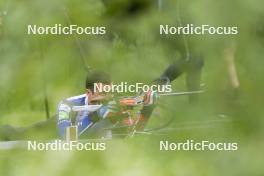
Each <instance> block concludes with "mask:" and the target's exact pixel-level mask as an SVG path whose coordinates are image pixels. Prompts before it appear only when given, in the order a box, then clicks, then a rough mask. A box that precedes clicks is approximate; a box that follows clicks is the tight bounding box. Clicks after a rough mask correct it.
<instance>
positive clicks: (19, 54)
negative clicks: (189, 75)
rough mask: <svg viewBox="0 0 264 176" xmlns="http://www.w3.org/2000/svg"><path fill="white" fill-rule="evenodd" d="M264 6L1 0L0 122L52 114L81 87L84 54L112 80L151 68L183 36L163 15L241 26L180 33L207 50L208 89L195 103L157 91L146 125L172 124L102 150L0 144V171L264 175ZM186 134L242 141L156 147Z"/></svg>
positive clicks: (245, 2) (135, 78)
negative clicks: (34, 28)
mask: <svg viewBox="0 0 264 176" xmlns="http://www.w3.org/2000/svg"><path fill="white" fill-rule="evenodd" d="M262 7H263V2H261V1H260V0H250V1H249V0H242V1H241V0H240V1H238V0H236V1H228V0H223V1H213V0H211V1H208V0H199V1H190V0H188V1H183V0H181V1H179V0H177V1H173V0H157V1H154V0H153V1H148V0H143V1H128V0H124V1H120V0H119V1H118V0H112V1H111V0H108V1H107V0H105V1H98V0H86V1H84V0H75V1H70V0H59V1H51V0H48V1H41V0H34V1H33V0H29V1H18V0H1V1H0V125H12V126H17V127H26V126H29V125H31V124H33V123H36V122H39V121H43V120H45V119H46V118H47V111H46V109H47V105H48V107H49V116H50V117H52V116H54V115H55V114H56V106H57V104H58V102H59V101H60V100H61V99H64V98H66V97H70V96H73V95H78V94H82V93H83V92H84V91H85V89H84V80H85V76H86V70H85V67H84V65H85V64H84V62H85V63H86V65H87V66H89V67H92V68H95V69H100V70H105V71H107V72H109V73H111V77H112V79H113V81H114V82H120V81H127V82H129V83H135V82H144V83H149V82H150V81H152V80H153V79H155V78H157V77H158V76H160V74H161V73H162V71H163V70H164V69H165V68H166V67H167V66H168V65H169V64H170V63H173V62H174V61H175V60H177V59H179V58H181V57H182V52H181V50H182V48H184V44H183V39H182V37H179V36H170V37H162V36H160V35H159V25H160V24H175V25H179V20H180V21H181V22H182V25H184V24H187V23H193V24H197V25H199V24H209V25H212V26H238V27H239V34H238V35H235V36H219V35H202V36H191V37H190V36H186V38H187V40H188V42H189V43H190V45H191V47H192V48H191V49H192V50H194V51H198V52H199V53H201V54H202V55H203V57H204V60H205V66H204V68H203V73H202V81H201V82H202V84H203V85H204V86H203V88H204V89H206V93H204V94H202V95H201V96H200V99H199V102H198V104H195V105H190V104H189V103H188V98H187V97H167V98H162V99H161V100H160V102H159V105H158V107H157V110H156V111H155V112H154V114H153V117H152V119H151V120H150V123H149V124H148V127H149V128H152V127H153V128H154V127H157V126H159V125H161V124H164V122H167V121H169V120H170V119H174V120H173V121H172V122H171V124H170V125H169V127H170V128H173V129H174V130H171V131H170V132H169V133H166V134H165V135H161V134H159V135H158V134H154V133H153V134H152V135H138V136H135V137H134V138H129V139H125V140H123V139H120V140H113V141H109V142H108V143H107V150H106V151H104V152H96V151H93V152H87V151H81V152H77V151H75V152H74V151H73V152H62V151H60V152H59V151H57V152H52V151H47V152H32V151H27V150H26V149H13V150H2V151H0V175H6V176H8V175H12V176H13V175H20V176H22V175H186V176H189V175H201V176H207V175H208V176H209V175H210V176H212V175H219V176H220V175H221V176H222V175H232V176H234V175H250V176H261V175H263V174H264V169H263V164H262V163H263V162H264V159H263V148H264V142H263V139H264V135H263V134H264V130H263V122H264V120H263V111H262V109H263V108H262V106H263V100H264V94H263V79H262V78H263V65H264V60H263V59H262V57H263V55H264V50H263V46H264V23H263V15H264V12H263V8H262ZM28 24H36V25H40V26H53V25H54V24H62V25H65V26H67V25H69V24H77V25H79V26H106V28H107V34H106V35H104V36H85V35H82V36H74V35H61V36H55V35H42V36H41V35H38V36H34V35H27V25H28ZM229 42H234V43H235V45H236V52H235V64H236V69H237V74H238V77H239V80H240V87H239V89H238V90H235V93H234V90H233V88H232V86H231V84H230V81H229V79H228V73H227V67H226V63H225V62H224V51H225V49H226V47H228V46H229V44H228V43H229ZM183 50H184V49H183ZM84 60H85V61H84ZM179 90H186V86H185V76H184V75H183V76H181V77H180V78H179V79H177V80H176V81H174V82H173V91H179ZM234 94H236V95H234ZM220 122H221V123H220ZM51 130H52V129H51ZM53 132H54V133H56V127H55V124H54V131H52V132H50V133H52V134H53ZM29 135H30V136H36V135H39V136H41V137H42V138H43V136H44V138H45V136H48V135H50V134H37V132H36V134H35V132H34V133H33V134H29ZM35 138H37V137H35ZM187 139H192V140H195V141H201V140H209V141H213V142H238V145H239V149H238V151H229V152H227V151H171V152H165V151H159V141H160V140H169V141H171V142H175V141H186V140H187Z"/></svg>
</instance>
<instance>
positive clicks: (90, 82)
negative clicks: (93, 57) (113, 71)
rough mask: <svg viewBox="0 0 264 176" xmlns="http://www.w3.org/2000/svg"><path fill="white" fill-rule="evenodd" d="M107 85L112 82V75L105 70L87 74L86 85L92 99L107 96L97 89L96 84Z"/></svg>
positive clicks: (87, 92)
mask: <svg viewBox="0 0 264 176" xmlns="http://www.w3.org/2000/svg"><path fill="white" fill-rule="evenodd" d="M100 84H101V85H106V84H111V78H110V75H109V74H107V73H106V72H104V71H98V70H95V71H91V72H89V73H88V74H87V77H86V82H85V87H86V94H87V96H89V97H90V98H89V99H90V101H93V100H95V101H96V100H101V99H103V97H104V96H105V95H104V93H103V92H99V91H98V90H95V89H96V85H100Z"/></svg>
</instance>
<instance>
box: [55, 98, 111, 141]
mask: <svg viewBox="0 0 264 176" xmlns="http://www.w3.org/2000/svg"><path fill="white" fill-rule="evenodd" d="M85 105H88V96H87V95H86V94H82V95H78V96H74V97H70V98H67V99H65V100H62V101H61V102H60V103H59V106H58V122H57V126H58V130H59V134H60V136H61V137H62V138H65V133H66V128H67V127H69V126H71V125H73V124H75V125H77V126H78V135H79V136H80V135H81V134H82V133H83V132H85V131H86V130H87V129H88V128H90V127H91V126H92V125H93V124H94V122H93V121H92V120H91V117H93V116H98V117H97V118H105V117H106V116H107V114H108V113H109V112H111V110H110V108H109V106H108V105H107V106H102V107H101V108H100V109H98V110H97V111H96V112H88V111H87V110H83V111H78V112H73V111H72V107H73V106H85Z"/></svg>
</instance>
